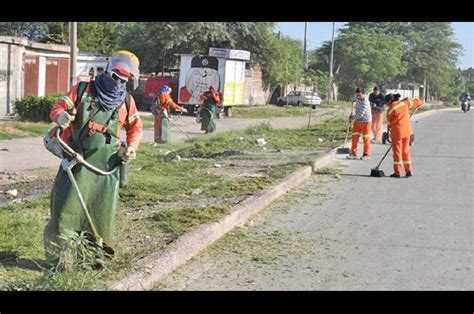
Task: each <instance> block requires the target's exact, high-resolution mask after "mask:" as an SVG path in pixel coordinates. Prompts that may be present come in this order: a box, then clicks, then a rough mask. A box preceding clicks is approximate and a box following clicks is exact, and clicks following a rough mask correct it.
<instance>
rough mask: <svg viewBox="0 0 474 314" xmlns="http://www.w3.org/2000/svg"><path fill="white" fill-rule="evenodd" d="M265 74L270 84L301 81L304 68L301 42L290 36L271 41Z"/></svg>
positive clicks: (265, 63)
mask: <svg viewBox="0 0 474 314" xmlns="http://www.w3.org/2000/svg"><path fill="white" fill-rule="evenodd" d="M269 46H270V47H271V49H270V51H269V52H268V54H267V55H266V61H265V62H264V65H265V67H264V71H263V76H264V79H265V80H266V82H267V83H268V84H269V85H270V86H277V85H287V84H290V83H299V82H300V80H301V76H302V73H303V69H304V62H303V55H302V53H301V50H302V49H301V42H299V41H297V40H293V39H290V38H287V37H285V38H282V39H277V38H276V37H273V38H271V39H270V41H269Z"/></svg>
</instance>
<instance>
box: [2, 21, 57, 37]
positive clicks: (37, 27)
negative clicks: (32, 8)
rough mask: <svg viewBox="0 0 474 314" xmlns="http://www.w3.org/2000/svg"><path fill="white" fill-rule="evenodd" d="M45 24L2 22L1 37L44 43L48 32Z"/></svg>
mask: <svg viewBox="0 0 474 314" xmlns="http://www.w3.org/2000/svg"><path fill="white" fill-rule="evenodd" d="M47 24H48V23H45V22H0V35H3V36H15V37H26V38H28V39H29V40H33V41H43V40H44V39H45V37H46V33H47V30H48V25H47Z"/></svg>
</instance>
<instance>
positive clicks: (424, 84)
mask: <svg viewBox="0 0 474 314" xmlns="http://www.w3.org/2000/svg"><path fill="white" fill-rule="evenodd" d="M426 89H427V88H426V77H425V78H424V79H423V98H424V99H425V101H428V97H427V93H426Z"/></svg>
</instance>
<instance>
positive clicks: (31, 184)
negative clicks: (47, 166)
mask: <svg viewBox="0 0 474 314" xmlns="http://www.w3.org/2000/svg"><path fill="white" fill-rule="evenodd" d="M53 182H54V175H53V174H52V173H51V170H44V169H40V170H36V171H30V172H27V173H26V172H25V173H24V172H9V171H8V170H5V171H2V172H0V207H2V206H5V205H9V204H18V203H22V202H24V201H26V200H29V201H31V200H35V199H38V198H40V197H42V196H44V195H45V194H47V193H49V192H50V191H51V188H52V186H53Z"/></svg>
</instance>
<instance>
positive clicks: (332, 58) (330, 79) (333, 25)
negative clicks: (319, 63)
mask: <svg viewBox="0 0 474 314" xmlns="http://www.w3.org/2000/svg"><path fill="white" fill-rule="evenodd" d="M335 28H336V22H332V39H331V58H330V60H329V81H330V83H329V84H330V86H331V89H332V77H333V73H332V67H333V64H334V29H335ZM331 94H334V90H333V91H332V93H331ZM332 96H334V95H332ZM328 98H331V97H329V95H328ZM328 100H329V99H328Z"/></svg>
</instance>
